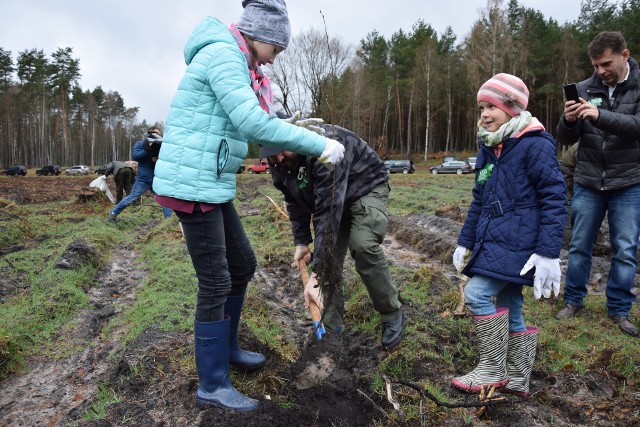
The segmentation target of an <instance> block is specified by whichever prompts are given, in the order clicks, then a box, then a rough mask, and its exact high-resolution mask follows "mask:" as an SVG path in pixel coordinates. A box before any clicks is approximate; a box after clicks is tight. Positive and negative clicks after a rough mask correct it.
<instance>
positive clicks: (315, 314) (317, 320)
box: [298, 259, 325, 341]
mask: <svg viewBox="0 0 640 427" xmlns="http://www.w3.org/2000/svg"><path fill="white" fill-rule="evenodd" d="M298 269H299V270H300V275H301V276H302V285H303V288H304V287H306V286H307V282H308V281H309V272H308V271H307V263H306V262H305V261H304V259H301V260H300V261H298ZM309 312H311V320H312V321H313V330H314V334H315V336H316V339H317V340H318V341H320V340H321V339H322V335H323V334H324V333H325V329H324V325H323V324H322V316H320V309H319V308H318V306H317V305H316V303H315V301H313V300H311V301H309Z"/></svg>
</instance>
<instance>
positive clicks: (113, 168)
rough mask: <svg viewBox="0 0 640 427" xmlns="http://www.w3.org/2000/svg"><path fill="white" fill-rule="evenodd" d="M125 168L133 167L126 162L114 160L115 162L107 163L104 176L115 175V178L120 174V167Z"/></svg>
mask: <svg viewBox="0 0 640 427" xmlns="http://www.w3.org/2000/svg"><path fill="white" fill-rule="evenodd" d="M124 168H129V169H131V167H130V166H129V165H128V164H126V163H125V162H120V161H118V160H114V161H113V162H111V163H109V164H108V165H107V170H106V171H105V172H104V176H109V175H113V177H114V178H115V177H116V176H117V175H118V172H120V169H124ZM131 170H133V169H131Z"/></svg>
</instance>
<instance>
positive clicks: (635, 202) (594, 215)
mask: <svg viewBox="0 0 640 427" xmlns="http://www.w3.org/2000/svg"><path fill="white" fill-rule="evenodd" d="M605 213H606V214H607V216H608V219H609V235H610V240H611V251H612V256H611V267H610V268H609V278H608V279H607V289H606V295H607V308H608V311H609V315H610V316H628V315H629V310H631V304H632V303H633V301H634V300H635V296H634V295H633V293H631V288H632V287H633V279H634V277H635V274H636V268H637V259H636V256H637V253H638V237H639V235H640V184H639V185H634V186H631V187H626V188H623V189H620V190H611V191H596V190H591V189H589V188H586V187H583V186H581V185H580V184H574V190H573V199H572V201H571V226H572V227H573V232H572V235H571V244H570V245H569V266H568V267H567V274H566V277H565V282H566V283H565V288H564V301H565V303H568V304H573V305H578V306H583V305H584V303H583V299H584V297H585V296H586V295H587V284H588V283H589V274H590V273H591V252H592V249H593V244H594V242H595V240H596V237H597V234H598V230H599V229H600V225H601V224H602V221H603V220H604V216H605Z"/></svg>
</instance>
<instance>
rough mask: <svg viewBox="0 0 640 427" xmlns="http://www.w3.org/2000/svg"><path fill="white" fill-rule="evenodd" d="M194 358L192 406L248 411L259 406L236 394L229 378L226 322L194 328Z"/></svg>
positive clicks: (196, 322) (227, 326)
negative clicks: (195, 383) (195, 377)
mask: <svg viewBox="0 0 640 427" xmlns="http://www.w3.org/2000/svg"><path fill="white" fill-rule="evenodd" d="M194 341H195V358H196V369H197V370H198V378H199V383H198V389H197V390H196V405H197V406H198V407H199V408H204V407H207V406H217V407H220V408H227V409H233V410H236V411H251V410H253V409H256V408H257V407H258V404H259V402H258V401H257V400H255V399H252V398H250V397H248V396H245V395H244V394H242V393H240V392H239V391H238V390H236V389H235V388H234V387H233V385H231V379H230V378H229V319H228V318H225V319H224V320H219V321H217V322H199V321H197V320H196V321H195V325H194Z"/></svg>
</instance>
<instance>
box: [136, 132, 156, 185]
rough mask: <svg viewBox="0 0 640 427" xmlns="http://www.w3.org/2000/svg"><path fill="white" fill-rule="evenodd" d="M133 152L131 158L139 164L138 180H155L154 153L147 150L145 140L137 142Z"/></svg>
mask: <svg viewBox="0 0 640 427" xmlns="http://www.w3.org/2000/svg"><path fill="white" fill-rule="evenodd" d="M131 151H132V153H131V158H132V159H133V160H135V161H136V162H138V178H142V179H151V180H153V170H154V169H155V167H156V163H155V162H154V161H153V153H152V152H151V151H149V150H145V148H144V140H140V141H136V143H135V144H133V150H131Z"/></svg>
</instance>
